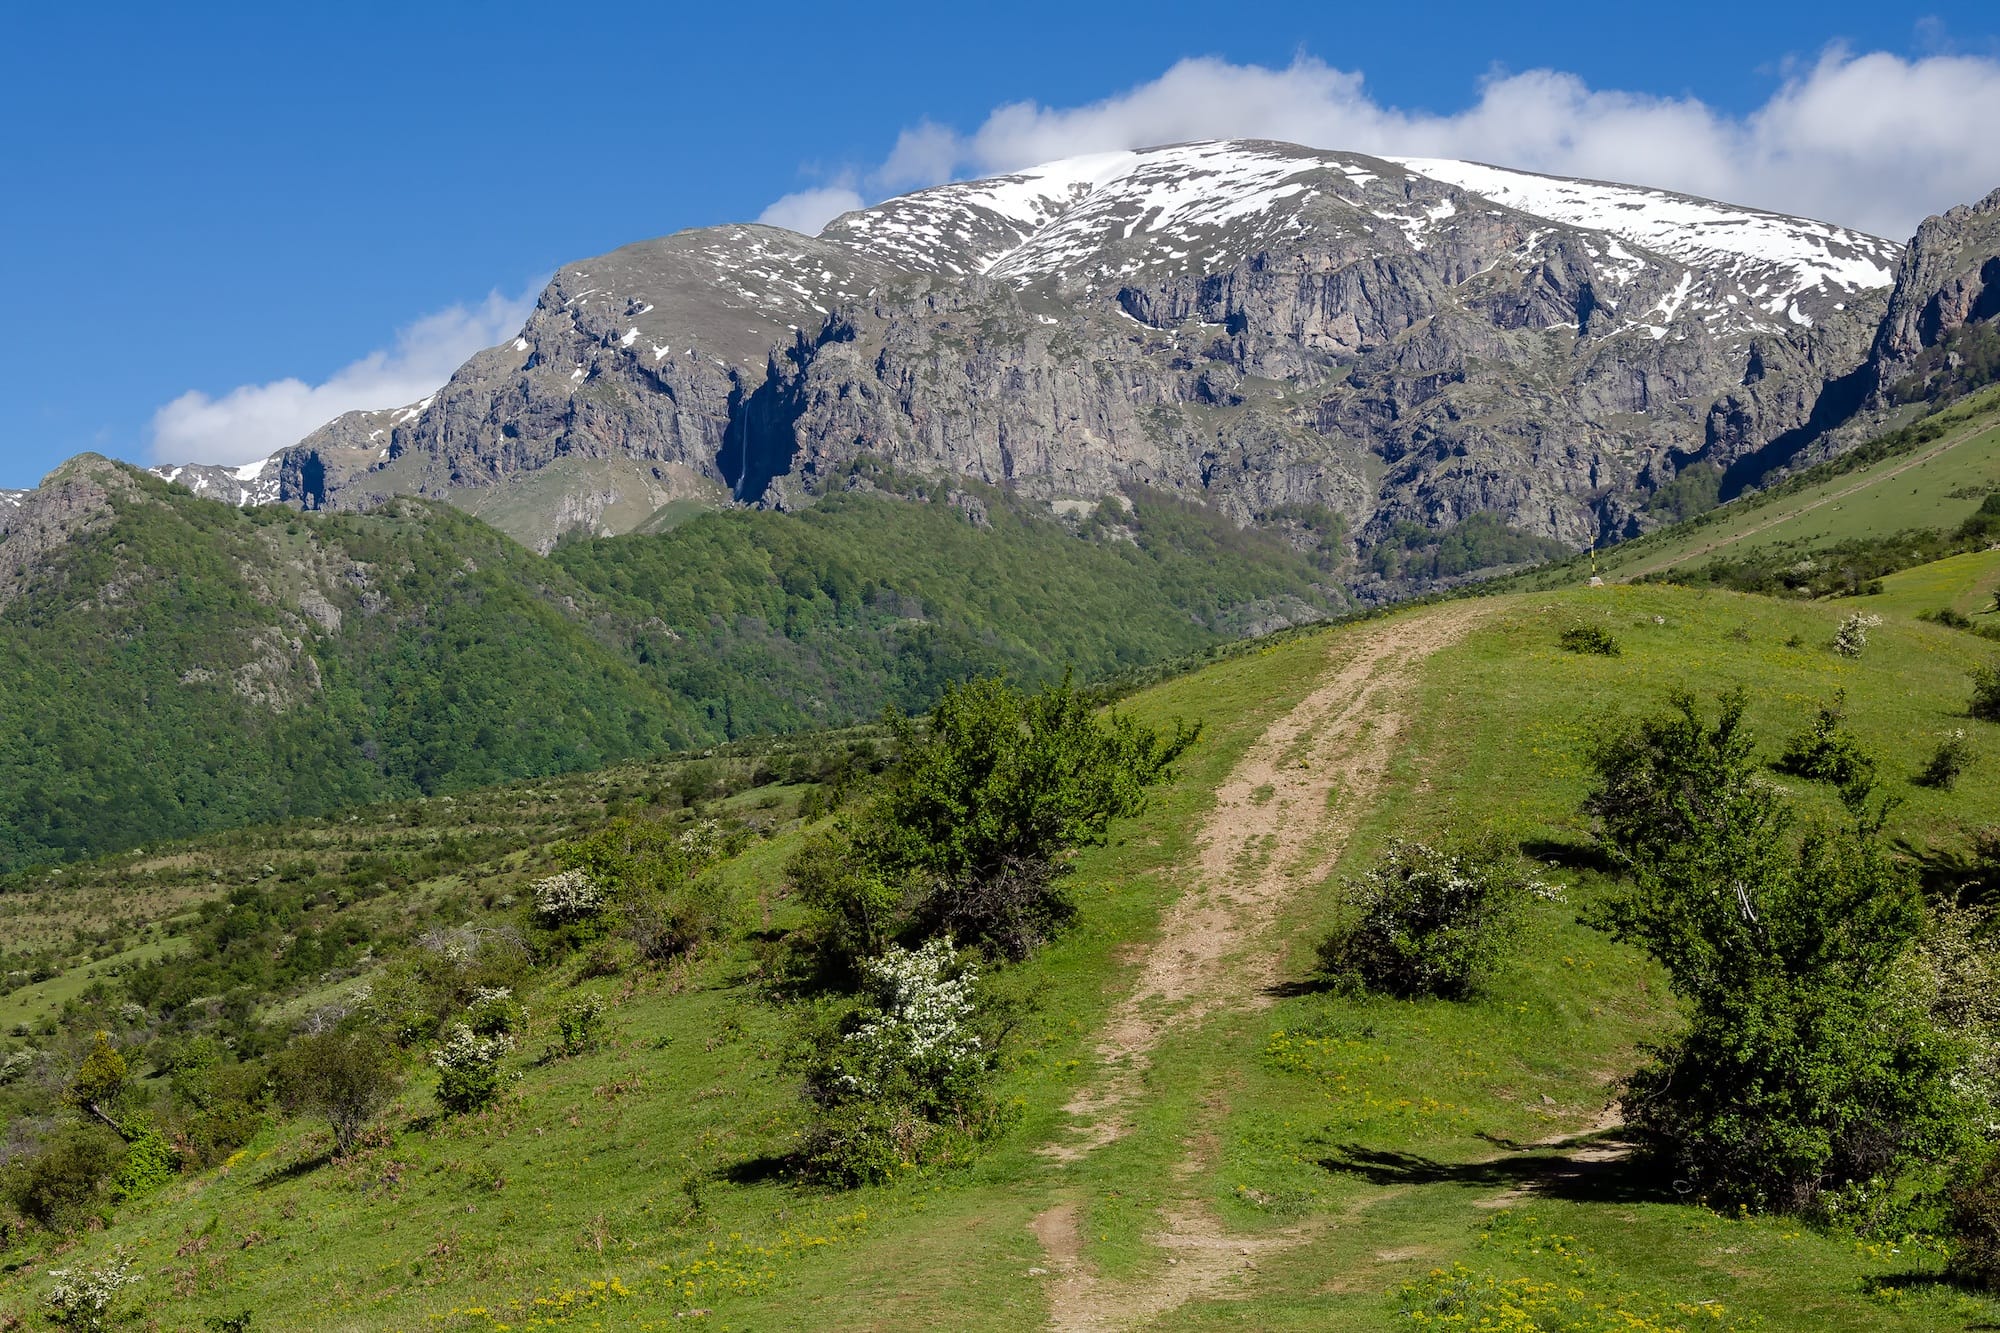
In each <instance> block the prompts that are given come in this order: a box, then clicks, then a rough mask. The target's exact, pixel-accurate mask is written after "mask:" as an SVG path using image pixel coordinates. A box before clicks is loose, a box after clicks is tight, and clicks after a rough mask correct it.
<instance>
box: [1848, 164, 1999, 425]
mask: <svg viewBox="0 0 2000 1333" xmlns="http://www.w3.org/2000/svg"><path fill="white" fill-rule="evenodd" d="M1996 317H2000V190H1995V191H1994V192H1993V193H1992V194H1989V195H1987V196H1986V197H1985V198H1984V199H1982V200H1980V201H1979V202H1978V203H1976V204H1961V205H1960V206H1959V207H1957V208H1954V209H1951V210H1950V211H1948V212H1945V213H1941V214H1939V215H1938V216H1936V217H1932V218H1926V219H1925V220H1924V224H1923V225H1922V226H1921V227H1919V228H1917V234H1916V236H1915V238H1914V239H1912V240H1911V242H1910V245H1909V248H1908V249H1906V250H1905V251H1904V252H1903V257H1902V262H1901V263H1900V264H1899V265H1898V266H1897V270H1896V287H1895V292H1894V295H1893V296H1892V297H1891V299H1890V301H1889V310H1888V314H1887V315H1886V316H1885V317H1884V319H1883V321H1882V327H1881V329H1880V331H1879V332H1878V333H1877V335H1876V338H1875V343H1874V346H1873V348H1872V349H1871V356H1870V361H1871V363H1872V367H1873V371H1874V378H1875V381H1876V384H1877V386H1878V390H1879V391H1880V392H1885V393H1886V392H1889V391H1891V390H1893V388H1894V386H1896V385H1897V384H1898V383H1899V382H1900V381H1903V380H1905V379H1906V378H1908V377H1909V376H1911V375H1913V374H1916V375H1925V374H1928V373H1931V372H1933V371H1935V370H1938V369H1941V368H1945V363H1947V362H1948V359H1949V356H1950V351H1949V350H1946V351H1945V352H1944V353H1943V354H1942V355H1940V354H1938V353H1939V349H1942V348H1944V347H1945V344H1946V343H1947V342H1949V341H1951V340H1952V338H1953V335H1954V334H1961V333H1962V332H1964V331H1967V330H1972V329H1977V328H1980V327H1981V326H1988V327H1990V326H1992V325H1993V323H1994V320H1995V318H1996Z"/></svg>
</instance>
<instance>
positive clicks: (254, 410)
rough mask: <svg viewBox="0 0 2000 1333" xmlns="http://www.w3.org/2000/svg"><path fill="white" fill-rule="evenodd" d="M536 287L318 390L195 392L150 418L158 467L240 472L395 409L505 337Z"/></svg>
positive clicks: (445, 320) (381, 354)
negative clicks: (369, 414)
mask: <svg viewBox="0 0 2000 1333" xmlns="http://www.w3.org/2000/svg"><path fill="white" fill-rule="evenodd" d="M542 285H543V284H542V283H540V282H537V283H535V284H534V285H533V286H532V287H530V288H529V289H528V290H527V291H526V292H524V293H522V294H521V295H519V296H512V297H509V296H502V295H501V294H500V293H499V292H497V291H496V292H492V293H489V294H488V295H487V297H486V299H485V300H484V301H481V302H480V303H479V304H477V305H472V306H466V305H454V306H452V307H450V308H449V309H445V310H440V311H438V312H437V313H436V314H431V315H426V316H424V317H423V318H422V319H419V320H417V321H416V322H415V323H413V324H410V325H408V326H407V327H405V328H402V329H399V330H398V331H397V333H396V339H395V343H394V344H393V345H392V346H390V347H387V348H382V349H379V350H377V351H373V352H370V353H369V354H368V355H367V356H364V357H362V358H361V359H360V360H359V361H356V362H354V363H353V364H351V365H348V366H343V367H342V368H341V369H339V370H337V371H335V372H334V373H333V374H332V375H330V376H329V377H328V378H327V379H326V380H325V381H324V382H322V383H319V384H307V383H306V382H305V381H303V380H299V379H282V380H273V381H271V382H270V383H268V384H245V385H241V386H239V387H237V388H234V389H231V390H230V391H229V392H228V393H225V394H223V395H221V396H220V397H216V398H211V397H210V396H209V395H207V394H205V393H202V392H201V391H199V390H196V389H190V390H188V392H186V393H184V394H182V395H181V396H180V397H178V398H176V399H174V400H173V401H172V402H170V403H168V404H167V405H166V406H164V407H162V408H160V409H159V410H158V411H157V412H155V413H153V422H152V428H151V436H152V455H153V459H154V461H156V462H161V463H247V462H250V461H252V460H254V459H258V458H264V457H267V456H269V455H270V454H273V453H275V452H277V451H278V450H280V449H283V448H285V447H287V446H288V445H294V444H297V443H298V442H299V441H300V440H301V439H303V438H305V437H306V436H307V435H310V434H311V433H312V432H313V431H315V430H317V429H319V428H320V427H321V426H324V425H325V424H326V423H327V422H329V421H331V420H333V419H334V418H335V417H337V416H339V415H340V414H341V413H343V412H352V411H354V410H356V409H357V408H371V409H372V408H383V407H401V406H403V405H404V404H405V403H413V402H415V401H416V400H417V399H419V398H422V397H423V396H424V395H425V394H427V393H430V392H431V391H432V390H433V389H436V388H437V387H438V386H440V385H442V384H443V383H444V382H445V381H446V380H448V379H450V378H451V375H452V372H453V371H455V370H457V369H458V368H459V366H460V365H461V364H463V363H464V361H465V360H466V358H467V357H470V356H471V355H472V354H473V353H474V352H477V351H480V350H482V349H484V348H487V347H491V346H493V345H494V344H495V343H498V342H500V341H501V340H502V339H504V338H506V337H508V336H509V335H511V334H513V333H514V332H515V331H516V330H518V329H519V328H520V327H521V325H522V323H523V322H524V321H525V320H526V319H527V317H528V312H529V311H530V310H531V309H533V308H534V304H535V296H536V293H538V292H539V291H540V290H541V287H542Z"/></svg>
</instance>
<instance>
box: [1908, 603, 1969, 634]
mask: <svg viewBox="0 0 2000 1333" xmlns="http://www.w3.org/2000/svg"><path fill="white" fill-rule="evenodd" d="M1917 619H1919V620H1928V621H1930V622H1931V623H1932V624H1934V625H1945V626H1948V627H1950V628H1951V629H1971V628H1972V617H1971V616H1968V615H1966V614H1965V613H1964V612H1963V611H1955V610H1953V609H1952V608H1951V607H1948V606H1942V607H1939V608H1938V609H1937V610H1935V611H1925V612H1923V613H1922V614H1920V615H1919V616H1918V617H1917Z"/></svg>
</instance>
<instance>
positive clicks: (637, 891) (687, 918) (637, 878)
mask: <svg viewBox="0 0 2000 1333" xmlns="http://www.w3.org/2000/svg"><path fill="white" fill-rule="evenodd" d="M723 843H724V839H723V836H722V832H721V829H720V828H719V826H717V825H716V824H715V822H714V821H713V820H705V821H703V822H702V823H700V824H696V825H694V826H693V827H692V828H686V829H683V828H680V827H679V826H677V825H675V824H673V823H672V822H670V821H668V820H664V819H631V818H626V817H620V818H617V819H613V820H610V821H609V822H607V823H606V824H605V825H604V826H603V827H602V828H600V829H598V830H597V831H596V832H594V833H592V834H591V835H590V836H588V837H586V838H579V839H576V840H575V841H573V842H568V843H564V844H563V845H562V846H560V847H558V848H557V849H556V855H557V858H558V859H559V860H561V861H563V862H565V863H566V864H567V865H568V867H569V869H570V870H571V871H573V872H576V873H579V874H582V875H585V876H586V877H587V879H588V881H589V882H590V883H591V884H593V885H595V886H597V890H598V891H599V892H600V893H601V895H602V897H601V905H600V915H601V916H602V917H604V918H606V919H607V924H609V925H610V926H612V927H613V928H616V929H621V930H622V931H623V933H624V934H625V935H626V937H627V938H629V939H630V940H631V941H632V943H633V944H634V945H635V946H637V948H638V950H639V952H640V953H641V954H642V955H643V956H645V957H646V958H649V959H652V960H653V961H656V962H660V961H665V960H667V959H670V958H676V957H679V956H681V955H683V954H686V953H689V952H691V951H692V950H693V949H694V948H695V947H696V946H697V945H699V944H700V943H701V942H702V941H704V940H706V939H707V938H708V937H709V936H710V935H712V934H713V933H714V932H715V930H716V929H717V928H718V927H719V926H720V925H721V923H722V920H723V918H724V916H725V914H726V911H727V908H728V896H727V894H726V892H725V891H724V889H723V887H722V885H721V883H720V882H719V881H718V880H716V879H715V878H714V877H713V876H709V875H706V874H704V872H705V871H706V870H707V869H708V868H709V867H710V866H711V865H713V864H714V863H715V861H716V860H717V858H718V857H719V856H720V855H721V854H722V853H723V851H724V846H723Z"/></svg>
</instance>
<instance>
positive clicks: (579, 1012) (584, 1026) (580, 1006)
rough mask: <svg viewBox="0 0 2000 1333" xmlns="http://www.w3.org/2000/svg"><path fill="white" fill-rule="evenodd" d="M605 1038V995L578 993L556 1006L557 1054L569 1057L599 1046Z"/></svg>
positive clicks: (555, 1050)
mask: <svg viewBox="0 0 2000 1333" xmlns="http://www.w3.org/2000/svg"><path fill="white" fill-rule="evenodd" d="M603 1039H604V997H603V996H601V995H579V996H577V997H576V998H575V999H572V1000H569V1001H567V1002H566V1003H564V1004H563V1005H562V1006H561V1007H560V1008H558V1009H557V1010H556V1044H555V1049H554V1052H553V1053H554V1054H556V1055H558V1056H563V1057H568V1056H573V1055H583V1054H585V1053H587V1052H590V1051H594V1050H596V1049H597V1046H598V1043H599V1042H601V1041H602V1040H603Z"/></svg>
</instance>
